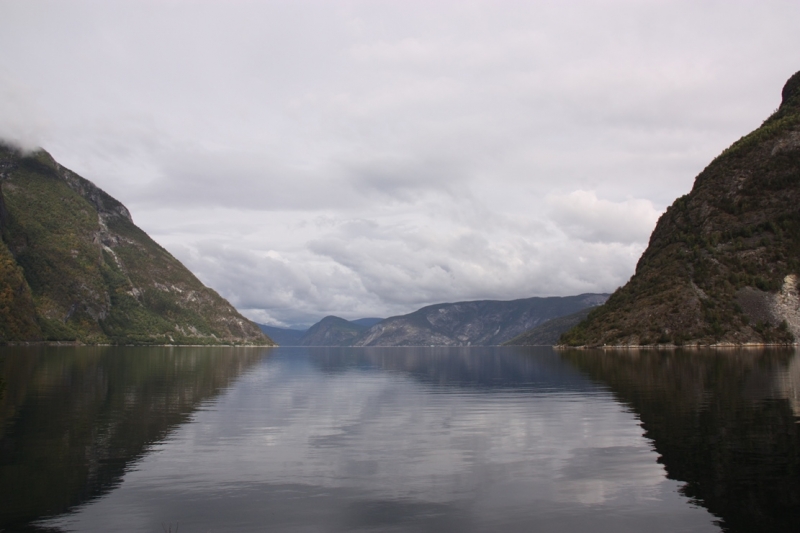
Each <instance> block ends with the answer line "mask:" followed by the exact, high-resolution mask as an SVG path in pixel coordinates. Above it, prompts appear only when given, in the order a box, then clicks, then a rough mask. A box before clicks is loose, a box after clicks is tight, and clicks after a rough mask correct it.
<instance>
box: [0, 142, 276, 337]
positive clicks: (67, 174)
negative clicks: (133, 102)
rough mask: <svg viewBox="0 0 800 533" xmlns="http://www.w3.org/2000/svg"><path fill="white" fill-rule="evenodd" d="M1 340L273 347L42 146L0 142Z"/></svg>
mask: <svg viewBox="0 0 800 533" xmlns="http://www.w3.org/2000/svg"><path fill="white" fill-rule="evenodd" d="M0 230H2V242H1V243H0V342H20V341H79V342H84V343H90V344H91V343H119V344H220V343H225V344H231V343H233V344H240V343H245V344H272V341H270V340H269V338H267V337H266V336H264V334H263V333H262V332H261V331H260V330H259V328H258V326H256V325H255V324H254V323H252V322H250V321H249V320H247V319H246V318H244V317H243V316H241V315H240V314H239V313H238V312H237V311H236V310H235V309H234V308H233V307H232V306H231V305H230V304H229V303H228V302H227V301H225V300H224V299H223V298H222V297H220V296H219V295H218V294H217V293H216V292H214V291H213V290H211V289H209V288H207V287H205V286H204V285H203V284H202V283H201V282H200V281H199V280H198V279H197V278H196V277H195V276H194V275H193V274H192V273H191V272H189V271H188V270H187V269H186V268H185V267H184V266H183V265H182V264H181V263H180V262H179V261H178V260H177V259H175V258H174V257H173V256H172V255H170V253H169V252H167V251H166V250H165V249H163V248H162V247H161V246H159V245H158V244H157V243H155V242H154V241H153V240H152V239H151V238H150V237H149V236H148V235H147V234H146V233H144V232H143V231H142V230H141V229H139V228H138V227H137V226H136V225H135V224H134V223H133V221H132V219H131V216H130V213H129V212H128V210H127V209H126V208H125V206H123V205H122V204H121V203H120V202H118V201H117V200H115V199H114V198H112V197H111V196H109V195H108V194H106V193H105V192H103V191H102V190H100V189H99V188H98V187H96V186H95V185H94V184H93V183H91V182H90V181H88V180H85V179H83V178H81V177H80V176H78V175H77V174H75V173H73V172H71V171H70V170H68V169H66V168H64V167H62V166H61V165H59V164H58V163H57V162H56V161H55V160H54V159H53V158H52V157H51V156H50V154H48V153H47V152H45V151H38V152H35V153H32V154H22V153H20V152H19V151H17V150H15V149H13V148H9V147H7V146H2V145H0Z"/></svg>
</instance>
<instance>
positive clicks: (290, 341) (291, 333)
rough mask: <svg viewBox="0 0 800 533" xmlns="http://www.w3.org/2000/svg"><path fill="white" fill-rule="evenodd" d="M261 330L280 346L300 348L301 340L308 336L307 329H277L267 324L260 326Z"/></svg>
mask: <svg viewBox="0 0 800 533" xmlns="http://www.w3.org/2000/svg"><path fill="white" fill-rule="evenodd" d="M258 327H259V329H261V331H262V332H263V333H264V335H267V336H268V337H269V338H270V339H272V340H274V341H275V342H276V343H278V346H300V339H302V338H303V335H305V334H306V332H307V331H308V330H306V329H289V328H276V327H275V326H267V325H266V324H258Z"/></svg>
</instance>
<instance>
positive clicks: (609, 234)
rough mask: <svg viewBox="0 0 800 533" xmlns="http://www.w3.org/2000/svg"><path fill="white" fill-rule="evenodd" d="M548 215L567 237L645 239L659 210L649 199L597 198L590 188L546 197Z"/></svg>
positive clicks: (598, 240) (618, 240)
mask: <svg viewBox="0 0 800 533" xmlns="http://www.w3.org/2000/svg"><path fill="white" fill-rule="evenodd" d="M547 204H548V207H549V213H548V214H549V218H550V220H552V221H553V222H554V223H555V224H556V225H557V226H558V227H559V228H560V229H562V230H563V231H564V232H565V233H566V234H567V235H569V236H570V237H574V238H577V239H580V240H584V241H588V242H596V243H602V242H605V243H623V244H634V243H642V242H647V239H648V238H649V237H650V233H652V231H653V228H654V227H655V225H656V222H657V221H658V217H659V216H661V213H660V212H659V211H658V210H656V209H655V208H654V207H653V203H652V202H651V201H650V200H642V199H628V200H625V201H623V202H611V201H608V200H601V199H598V198H597V195H596V194H595V193H594V192H593V191H573V192H571V193H570V194H566V195H560V196H558V195H551V196H549V197H548V198H547Z"/></svg>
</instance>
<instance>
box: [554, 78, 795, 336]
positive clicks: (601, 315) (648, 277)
mask: <svg viewBox="0 0 800 533" xmlns="http://www.w3.org/2000/svg"><path fill="white" fill-rule="evenodd" d="M782 97H783V99H782V103H781V105H780V107H779V108H778V110H777V111H775V113H774V114H773V115H772V116H771V117H769V118H768V119H767V120H766V121H765V122H764V123H763V124H762V126H761V127H760V128H758V129H757V130H755V131H754V132H752V133H751V134H749V135H747V136H745V137H742V138H741V139H740V140H739V141H737V142H735V143H734V144H733V145H732V146H731V147H730V148H728V149H727V150H725V151H724V152H723V153H722V154H721V155H720V156H719V157H717V158H716V159H715V160H714V161H713V162H712V163H711V164H710V165H708V167H706V168H705V170H703V171H702V172H701V173H700V175H699V176H697V178H696V180H695V183H694V187H693V188H692V191H691V192H690V193H689V194H688V195H686V196H683V197H681V198H678V199H677V200H676V201H675V203H673V204H672V206H670V207H669V209H667V211H666V212H665V213H664V215H662V217H661V218H660V219H659V221H658V224H657V225H656V228H655V230H654V231H653V234H652V236H651V237H650V243H649V246H648V248H647V250H646V251H645V252H644V254H643V255H642V257H641V259H640V260H639V263H638V265H637V266H636V273H635V275H634V276H633V277H632V278H631V280H630V281H629V282H628V283H627V284H626V285H625V286H624V287H622V288H620V289H619V290H617V291H616V292H615V293H614V294H613V295H612V296H611V297H610V298H609V300H608V302H607V303H606V304H605V305H603V306H602V307H600V308H598V309H596V310H594V311H593V312H592V313H590V314H589V317H588V319H587V320H586V321H584V322H582V323H581V324H579V325H578V326H577V327H576V328H574V329H572V330H570V331H569V332H567V333H566V334H565V335H564V336H563V337H562V342H564V343H566V344H570V345H647V344H671V343H674V344H699V345H706V344H716V343H734V344H742V343H790V342H793V341H794V340H795V339H797V338H800V309H798V307H799V306H798V292H797V291H798V287H797V275H798V274H800V209H798V206H800V72H798V73H797V74H795V75H794V76H792V77H791V78H790V79H789V81H788V82H787V83H786V85H785V86H784V89H783V93H782Z"/></svg>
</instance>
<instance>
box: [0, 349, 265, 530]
mask: <svg viewBox="0 0 800 533" xmlns="http://www.w3.org/2000/svg"><path fill="white" fill-rule="evenodd" d="M265 352H268V351H266V350H263V349H246V348H245V349H242V348H237V349H230V348H147V349H137V348H120V347H97V348H80V349H73V348H45V347H41V348H4V349H3V351H2V352H0V380H2V381H3V382H4V386H3V389H4V390H3V391H2V394H0V530H13V529H20V528H23V526H24V524H26V523H28V522H30V521H32V520H35V519H39V518H42V517H44V516H52V515H56V514H60V513H63V512H65V511H67V510H69V509H70V508H73V507H74V506H76V505H79V504H81V503H84V502H87V501H90V500H92V499H96V498H97V497H99V496H100V495H102V494H105V493H107V492H108V491H109V490H111V489H112V488H114V487H115V486H116V485H117V484H118V483H119V481H120V479H121V477H122V475H123V474H124V472H125V470H126V467H127V466H128V465H130V464H131V463H132V462H133V461H135V460H137V459H138V458H140V457H141V456H142V454H143V453H144V452H146V451H147V449H148V447H149V446H151V445H152V444H153V443H155V442H158V441H160V440H162V439H163V438H164V437H165V436H166V435H167V434H168V433H169V432H170V430H172V429H173V428H174V427H176V426H177V425H179V424H181V423H183V422H185V421H187V420H188V419H189V417H190V415H191V413H192V412H193V411H195V410H196V409H197V408H198V406H199V405H200V404H201V403H202V402H203V401H205V400H207V399H209V398H212V397H213V396H215V395H216V394H218V393H219V392H220V391H221V390H222V389H224V388H225V387H228V386H229V385H230V384H231V383H232V381H233V380H234V379H236V377H237V376H239V375H240V374H241V373H242V372H243V371H245V370H246V369H248V368H249V367H251V366H252V365H253V364H255V363H256V362H257V361H259V360H260V359H262V358H263V357H264V355H265Z"/></svg>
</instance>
